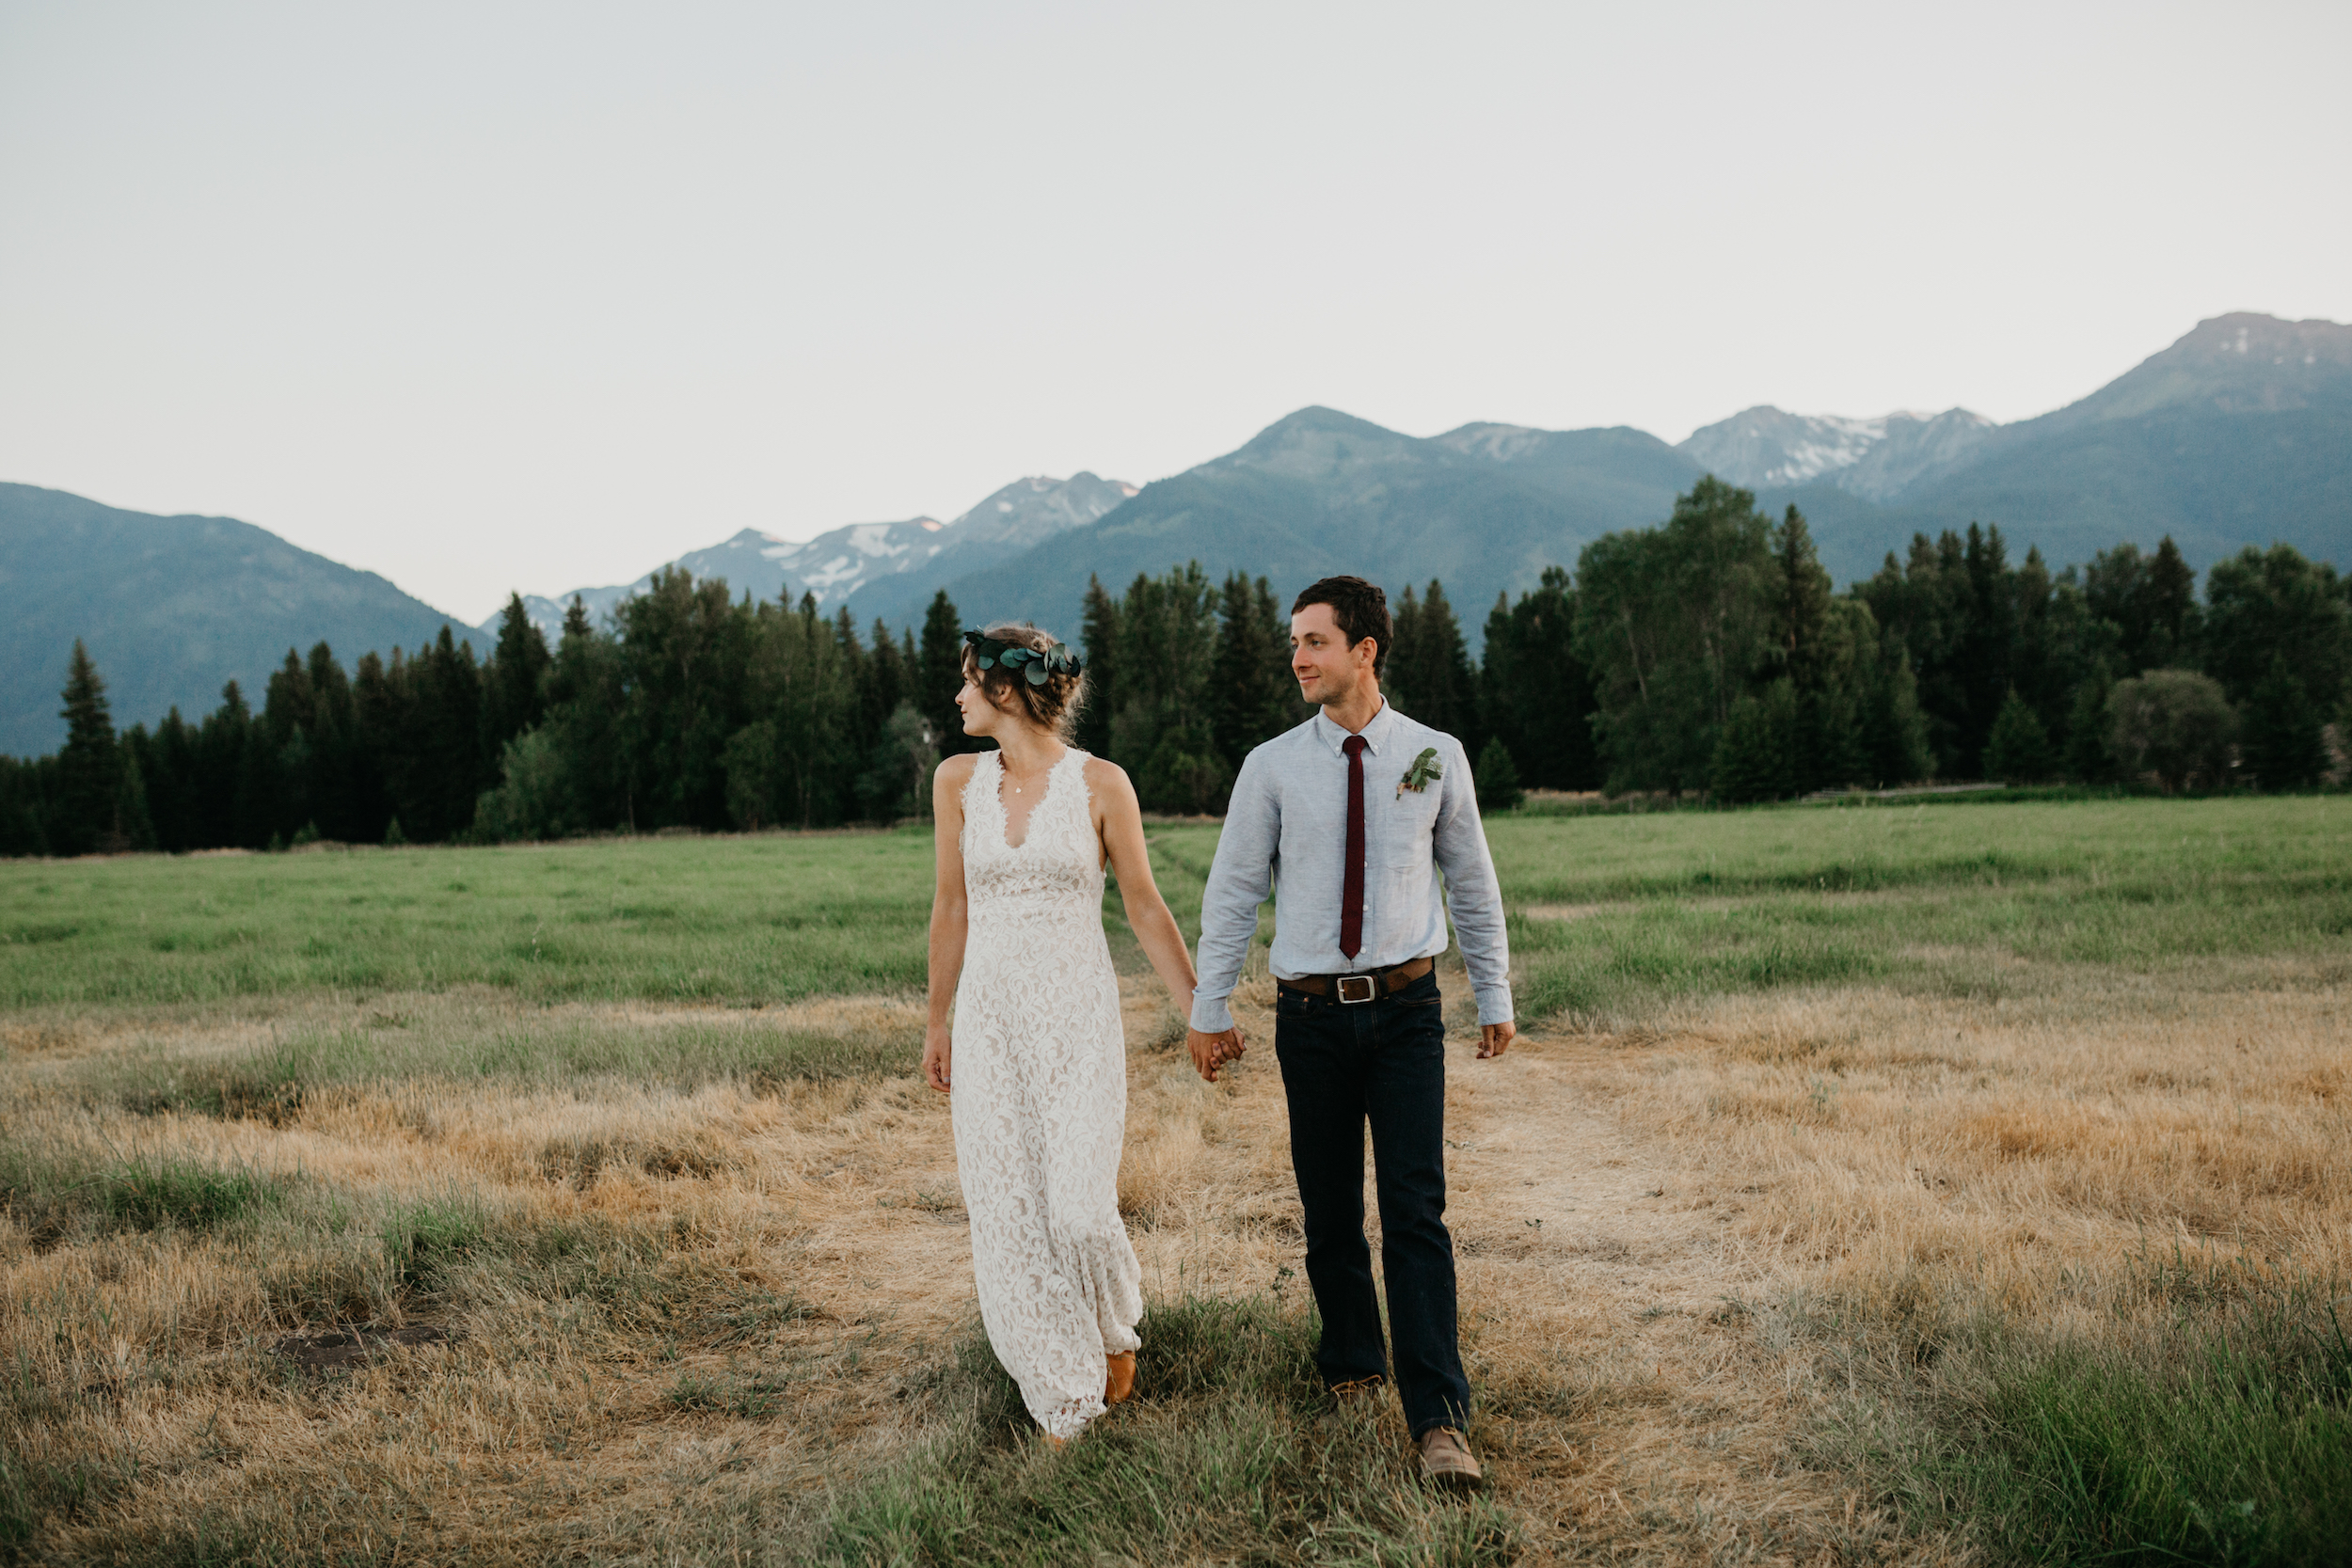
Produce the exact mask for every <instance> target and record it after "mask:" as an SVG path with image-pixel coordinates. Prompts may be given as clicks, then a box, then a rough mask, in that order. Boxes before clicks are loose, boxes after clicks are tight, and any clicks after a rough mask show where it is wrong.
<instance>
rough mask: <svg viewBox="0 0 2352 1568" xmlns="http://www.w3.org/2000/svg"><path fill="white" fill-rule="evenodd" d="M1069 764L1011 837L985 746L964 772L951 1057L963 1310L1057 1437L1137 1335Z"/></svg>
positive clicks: (1102, 954)
mask: <svg viewBox="0 0 2352 1568" xmlns="http://www.w3.org/2000/svg"><path fill="white" fill-rule="evenodd" d="M1086 763H1087V754H1086V753H1085V752H1081V751H1079V750H1077V749H1076V748H1075V747H1073V748H1071V749H1070V751H1069V752H1067V753H1066V754H1064V756H1063V757H1062V759H1061V761H1059V762H1058V763H1056V764H1055V765H1054V767H1053V769H1052V770H1051V772H1049V773H1048V774H1047V776H1046V784H1045V793H1044V796H1043V798H1042V799H1041V800H1039V801H1038V802H1037V805H1036V806H1035V808H1034V809H1033V810H1032V811H1031V812H1030V814H1029V822H1028V832H1027V833H1026V834H1025V836H1024V837H1023V839H1022V842H1021V845H1020V847H1018V848H1015V847H1013V846H1011V845H1010V844H1009V843H1007V842H1006V827H1007V823H1006V816H1005V805H1004V797H1003V793H1002V790H1001V787H1000V786H1001V784H1002V781H1003V778H1004V768H1003V764H1002V762H1001V761H1000V760H999V756H998V753H996V752H981V753H980V755H979V758H978V762H977V766H976V767H974V768H973V769H972V780H971V783H970V784H966V785H965V786H964V791H963V884H964V892H965V895H966V897H967V899H968V900H969V910H970V915H971V919H970V925H969V933H970V934H969V935H968V936H966V938H965V939H964V948H963V976H962V980H961V984H959V985H958V987H957V989H956V1022H955V1037H954V1047H955V1049H954V1057H953V1060H952V1062H951V1064H950V1071H951V1073H952V1075H953V1084H954V1086H953V1091H952V1100H951V1103H952V1104H953V1106H954V1112H955V1129H956V1169H957V1174H958V1175H959V1176H960V1177H961V1179H962V1182H963V1205H964V1208H965V1210H966V1211H967V1212H970V1214H971V1216H972V1272H973V1275H975V1277H976V1278H977V1282H978V1285H979V1295H980V1321H981V1322H982V1323H985V1324H986V1325H987V1327H988V1338H989V1343H990V1344H992V1345H993V1346H994V1347H995V1350H996V1359H997V1360H998V1361H1000V1362H1002V1363H1003V1364H1004V1368H1005V1370H1007V1371H1008V1372H1010V1373H1011V1374H1012V1377H1013V1381H1014V1382H1016V1383H1018V1384H1019V1385H1020V1386H1021V1397H1022V1399H1023V1401H1024V1402H1026V1403H1027V1405H1028V1407H1029V1413H1030V1414H1031V1415H1032V1416H1035V1417H1036V1418H1037V1421H1038V1425H1040V1426H1041V1427H1043V1428H1044V1429H1045V1430H1046V1431H1047V1432H1049V1433H1053V1434H1054V1435H1055V1436H1057V1437H1069V1436H1073V1435H1074V1434H1075V1433H1077V1432H1078V1431H1079V1429H1080V1428H1082V1427H1084V1426H1085V1425H1086V1424H1087V1422H1088V1421H1089V1420H1091V1419H1093V1418H1095V1417H1097V1416H1099V1415H1101V1414H1102V1413H1103V1384H1104V1373H1105V1368H1104V1356H1106V1355H1115V1354H1119V1353H1120V1352H1121V1351H1131V1350H1134V1349H1135V1348H1136V1344H1137V1343H1138V1342H1139V1341H1138V1340H1137V1339H1136V1322H1137V1320H1139V1319H1140V1318H1141V1317H1142V1316H1143V1292H1142V1284H1143V1270H1142V1268H1141V1266H1140V1265H1138V1264H1137V1263H1136V1253H1135V1248H1133V1247H1132V1246H1130V1245H1128V1243H1127V1228H1126V1226H1125V1225H1124V1224H1123V1223H1121V1221H1120V1217H1119V1155H1120V1144H1121V1142H1122V1141H1123V1139H1124V1137H1125V1134H1126V1126H1127V1053H1126V1042H1125V1037H1124V1035H1123V1034H1122V1032H1121V1029H1120V1011H1119V979H1118V975H1117V974H1116V973H1115V972H1114V971H1113V970H1112V968H1111V954H1110V945H1109V943H1108V942H1105V941H1104V936H1103V861H1102V850H1101V847H1100V842H1099V840H1098V838H1097V836H1096V833H1095V831H1094V823H1093V819H1092V816H1091V813H1090V811H1089V804H1088V793H1087V782H1086Z"/></svg>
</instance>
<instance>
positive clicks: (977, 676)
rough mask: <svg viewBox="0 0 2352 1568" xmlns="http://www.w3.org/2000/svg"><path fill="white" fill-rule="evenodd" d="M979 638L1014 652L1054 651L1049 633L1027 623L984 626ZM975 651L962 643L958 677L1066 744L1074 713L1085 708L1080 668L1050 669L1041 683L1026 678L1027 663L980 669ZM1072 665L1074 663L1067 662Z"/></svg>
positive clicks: (1056, 644)
mask: <svg viewBox="0 0 2352 1568" xmlns="http://www.w3.org/2000/svg"><path fill="white" fill-rule="evenodd" d="M980 635H981V637H983V638H985V639H986V640H987V641H991V642H1002V643H1006V644H1008V645H1009V646H1012V647H1016V648H1029V649H1033V650H1035V651H1036V652H1038V653H1041V654H1042V653H1045V652H1047V651H1048V650H1050V649H1053V648H1057V647H1059V646H1060V645H1061V644H1060V643H1059V642H1058V641H1056V640H1055V638H1054V636H1053V634H1052V633H1050V632H1043V631H1040V630H1038V628H1037V627H1036V626H1031V625H1030V624H1029V623H1028V622H1026V621H1019V622H1014V621H998V622H996V623H994V624H993V625H992V626H987V627H986V628H984V629H983V630H982V631H981V633H980ZM979 661H980V650H979V648H978V647H977V646H976V645H975V644H974V643H972V642H971V641H965V643H964V645H963V678H964V679H965V680H968V681H970V682H971V683H972V684H973V685H975V686H977V687H978V688H979V689H980V690H981V691H982V692H983V693H985V694H986V695H987V697H988V700H989V701H990V702H992V703H993V704H995V705H996V706H997V707H998V708H999V709H1000V710H1002V711H1004V712H1007V713H1020V714H1025V715H1026V716H1027V717H1028V719H1029V720H1030V721H1031V722H1033V723H1035V724H1037V725H1038V726H1039V727H1040V728H1041V729H1044V730H1046V731H1048V732H1049V733H1051V734H1052V735H1053V736H1054V737H1055V738H1056V739H1057V740H1059V741H1061V742H1062V743H1063V744H1065V745H1067V744H1068V743H1069V741H1070V736H1071V731H1072V729H1073V726H1074V725H1075V724H1076V723H1077V721H1078V712H1079V710H1080V709H1081V708H1083V707H1084V706H1085V705H1086V700H1087V678H1086V673H1085V672H1084V671H1083V670H1074V669H1073V670H1071V671H1068V672H1063V671H1059V670H1051V669H1049V670H1048V671H1047V672H1046V674H1045V678H1044V679H1043V680H1042V681H1032V680H1030V679H1029V678H1028V671H1029V669H1032V668H1035V666H1034V665H1030V666H1028V667H1027V668H1022V669H1007V668H1005V667H1004V666H1003V665H1001V664H998V665H995V666H994V667H993V668H992V669H987V670H983V669H981V668H980V662H979ZM1072 662H1073V663H1075V661H1074V660H1073V661H1072Z"/></svg>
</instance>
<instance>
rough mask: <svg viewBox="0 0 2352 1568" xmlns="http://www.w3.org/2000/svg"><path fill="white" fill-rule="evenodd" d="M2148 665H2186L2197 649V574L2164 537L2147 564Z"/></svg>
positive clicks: (2176, 548)
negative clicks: (2152, 558) (2151, 559)
mask: <svg viewBox="0 0 2352 1568" xmlns="http://www.w3.org/2000/svg"><path fill="white" fill-rule="evenodd" d="M2148 631H2149V646H2148V650H2147V657H2148V662H2149V664H2150V665H2152V666H2164V665H2170V664H2185V663H2187V662H2188V661H2189V660H2190V659H2191V658H2193V657H2195V653H2196V646H2197V632H2198V616H2197V573H2196V570H2195V569H2194V568H2193V567H2191V566H2190V565H2189V563H2188V562H2186V561H2185V560H2184V559H2183V558H2182V556H2181V546H2178V545H2175V544H2174V543H2173V542H2172V536H2171V535H2170V534H2169V533H2168V534H2166V535H2165V536H2164V537H2163V538H2162V539H2161V540H2159V541H2157V544H2156V554H2155V559H2154V560H2153V561H2151V562H2149V563H2148Z"/></svg>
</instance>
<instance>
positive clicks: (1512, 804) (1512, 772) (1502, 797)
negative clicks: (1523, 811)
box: [1472, 736, 1526, 812]
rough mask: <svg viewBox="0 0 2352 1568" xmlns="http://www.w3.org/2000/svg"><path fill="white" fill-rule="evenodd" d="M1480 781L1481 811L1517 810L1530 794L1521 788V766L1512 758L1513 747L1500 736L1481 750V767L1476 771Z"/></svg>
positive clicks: (1479, 765)
mask: <svg viewBox="0 0 2352 1568" xmlns="http://www.w3.org/2000/svg"><path fill="white" fill-rule="evenodd" d="M1472 776H1473V777H1474V778H1475V779H1476V780H1477V782H1478V809H1479V810H1481V811H1489V812H1492V811H1517V810H1518V809H1519V802H1520V801H1521V800H1525V799H1526V794H1525V792H1524V791H1522V790H1521V789H1520V788H1519V769H1518V764H1517V763H1515V762H1513V761H1512V760H1511V752H1510V748H1508V747H1507V746H1505V745H1503V743H1502V736H1495V737H1494V738H1493V739H1491V740H1489V741H1487V742H1486V750H1484V751H1482V752H1479V753H1478V766H1477V768H1474V769H1473V770H1472Z"/></svg>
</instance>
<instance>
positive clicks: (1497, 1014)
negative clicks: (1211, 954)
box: [1193, 985, 1516, 1029]
mask: <svg viewBox="0 0 2352 1568" xmlns="http://www.w3.org/2000/svg"><path fill="white" fill-rule="evenodd" d="M1477 995H1478V1023H1479V1027H1480V1028H1482V1029H1483V1028H1485V1027H1486V1025H1487V1024H1489V1023H1511V1022H1516V1020H1514V1019H1513V1018H1512V1016H1511V988H1510V987H1509V986H1508V985H1501V986H1481V987H1479V988H1477ZM1193 1010H1194V1011H1196V1012H1198V1011H1199V1010H1200V999H1199V998H1198V997H1195V998H1194V999H1193Z"/></svg>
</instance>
